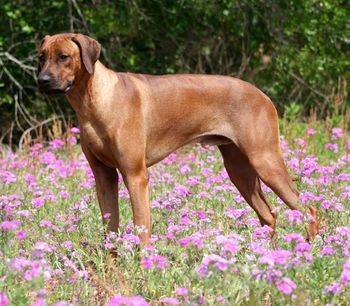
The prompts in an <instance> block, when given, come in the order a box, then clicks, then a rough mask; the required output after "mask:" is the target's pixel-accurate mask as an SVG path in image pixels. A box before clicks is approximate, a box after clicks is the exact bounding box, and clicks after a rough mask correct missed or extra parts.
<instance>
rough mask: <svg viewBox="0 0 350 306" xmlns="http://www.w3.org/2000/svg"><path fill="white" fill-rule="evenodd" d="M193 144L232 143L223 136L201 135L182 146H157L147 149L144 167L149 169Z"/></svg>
mask: <svg viewBox="0 0 350 306" xmlns="http://www.w3.org/2000/svg"><path fill="white" fill-rule="evenodd" d="M194 143H200V144H201V145H209V146H213V145H216V146H219V145H224V144H229V143H232V141H231V140H230V139H228V138H227V137H225V136H221V135H202V136H198V137H194V138H192V139H190V140H188V141H186V142H184V143H182V144H180V143H177V145H176V146H174V145H171V144H170V143H167V144H166V145H164V144H163V145H159V146H157V147H155V148H152V149H149V150H147V152H146V165H147V167H150V166H152V165H154V164H156V163H158V162H160V161H161V160H163V159H164V158H166V157H167V156H168V155H169V154H171V153H173V152H174V151H176V150H177V149H179V148H181V147H183V146H185V145H188V144H194Z"/></svg>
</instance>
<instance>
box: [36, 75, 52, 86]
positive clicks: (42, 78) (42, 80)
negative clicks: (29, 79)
mask: <svg viewBox="0 0 350 306" xmlns="http://www.w3.org/2000/svg"><path fill="white" fill-rule="evenodd" d="M50 82H51V76H50V75H49V74H40V75H39V77H38V84H39V85H48V84H49V83H50Z"/></svg>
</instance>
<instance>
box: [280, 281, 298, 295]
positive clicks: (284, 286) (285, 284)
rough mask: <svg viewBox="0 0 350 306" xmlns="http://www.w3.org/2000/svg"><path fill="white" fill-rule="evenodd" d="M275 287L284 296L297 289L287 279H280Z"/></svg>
mask: <svg viewBox="0 0 350 306" xmlns="http://www.w3.org/2000/svg"><path fill="white" fill-rule="evenodd" d="M276 285H277V288H278V290H279V291H281V292H283V293H284V294H286V295H290V294H292V292H293V290H294V289H296V288H297V285H296V284H295V283H294V282H293V281H292V280H291V279H289V278H287V277H282V279H280V280H278V281H277V282H276Z"/></svg>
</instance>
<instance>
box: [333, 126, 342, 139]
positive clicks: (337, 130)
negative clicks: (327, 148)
mask: <svg viewBox="0 0 350 306" xmlns="http://www.w3.org/2000/svg"><path fill="white" fill-rule="evenodd" d="M332 134H333V135H332V137H331V140H337V139H339V138H342V137H343V136H344V133H343V130H342V129H341V128H333V129H332Z"/></svg>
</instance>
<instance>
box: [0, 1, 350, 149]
mask: <svg viewBox="0 0 350 306" xmlns="http://www.w3.org/2000/svg"><path fill="white" fill-rule="evenodd" d="M349 20H350V7H349V4H348V1H346V0H344V1H341V0H300V1H298V0H291V1H284V0H243V1H242V0H215V1H212V0H179V1H175V0H117V1H112V0H110V1H108V0H89V1H78V0H67V1H63V0H62V1H43V0H42V1H40V0H31V1H27V0H17V1H13V0H11V1H8V0H0V122H1V124H0V137H1V138H0V140H1V141H0V142H4V143H12V144H14V143H16V142H18V140H19V138H20V136H21V135H22V134H23V132H24V131H26V130H28V129H29V128H34V127H39V126H43V124H42V122H43V121H44V122H47V123H48V122H49V120H47V119H48V118H49V117H50V116H52V115H53V114H56V115H57V116H61V119H62V120H63V121H64V122H66V120H67V118H74V114H73V112H72V110H71V108H70V107H69V105H68V103H67V102H66V101H65V99H64V98H63V97H58V98H57V97H56V98H48V97H44V96H42V95H40V94H39V93H38V91H37V89H36V66H37V58H36V56H37V54H36V50H37V46H38V44H39V42H40V40H41V39H42V37H43V36H44V35H45V34H54V33H60V32H81V33H84V34H88V35H90V36H92V37H94V38H96V39H97V40H98V41H99V42H100V43H101V44H102V46H103V50H102V58H101V61H102V62H103V63H105V64H106V65H107V66H109V67H110V68H113V69H115V70H117V71H130V72H140V73H152V74H166V73H189V72H190V73H210V74H226V75H232V76H236V77H239V78H242V79H245V80H248V81H250V82H252V83H254V84H255V85H256V86H258V87H259V88H261V89H262V90H263V91H265V92H266V93H267V94H268V95H269V96H270V97H271V98H272V100H273V101H274V103H275V105H276V106H277V108H278V110H279V112H280V114H281V115H282V114H287V116H290V117H291V118H295V117H299V118H300V119H303V118H304V119H305V118H306V117H308V116H310V114H312V115H313V116H316V115H317V117H318V118H325V117H327V116H330V115H336V116H340V115H345V114H346V112H347V107H349V99H348V93H349V86H348V81H349V76H350V69H349V67H350V65H349V64H350V47H349V42H350V25H349ZM45 120H46V121H45ZM73 120H74V119H73Z"/></svg>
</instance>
